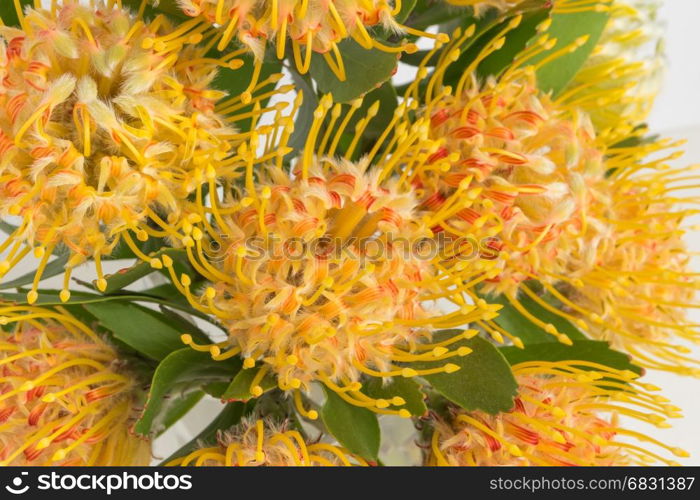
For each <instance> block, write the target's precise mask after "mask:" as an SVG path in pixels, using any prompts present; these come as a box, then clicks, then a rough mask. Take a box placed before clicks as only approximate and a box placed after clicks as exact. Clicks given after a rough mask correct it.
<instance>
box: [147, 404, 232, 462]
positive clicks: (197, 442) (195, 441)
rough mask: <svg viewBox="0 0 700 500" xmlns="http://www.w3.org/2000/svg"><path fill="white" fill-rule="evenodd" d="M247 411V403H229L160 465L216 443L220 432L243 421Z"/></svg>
mask: <svg viewBox="0 0 700 500" xmlns="http://www.w3.org/2000/svg"><path fill="white" fill-rule="evenodd" d="M245 409H246V405H245V403H229V404H227V405H226V406H225V407H224V409H223V410H221V413H219V414H218V415H217V416H216V418H215V419H214V420H212V422H211V423H210V424H209V425H207V427H206V428H205V429H204V430H202V432H200V433H199V434H197V435H196V436H195V437H194V438H192V440H191V441H189V442H188V443H187V444H185V445H184V446H182V447H181V448H180V449H179V450H177V451H176V452H175V453H173V454H172V455H170V456H169V457H168V458H166V459H165V460H163V461H162V462H161V463H160V464H159V465H167V464H168V463H169V462H171V461H173V460H175V459H176V458H179V457H184V456H186V455H188V454H190V453H192V452H193V451H194V450H196V449H199V448H201V447H202V446H211V445H213V444H215V443H216V436H217V434H218V433H219V431H226V430H229V429H230V428H231V427H233V426H234V425H236V424H238V423H239V422H240V421H241V417H242V416H243V414H244V412H245Z"/></svg>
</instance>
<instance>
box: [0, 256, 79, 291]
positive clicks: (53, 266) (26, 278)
mask: <svg viewBox="0 0 700 500" xmlns="http://www.w3.org/2000/svg"><path fill="white" fill-rule="evenodd" d="M69 257H70V255H69V254H67V253H64V254H63V255H60V256H58V257H56V258H55V259H53V260H52V261H51V262H49V263H48V264H47V265H46V267H45V268H44V272H43V273H42V274H41V280H42V281H43V280H45V279H49V278H52V277H54V276H58V275H59V274H63V273H64V272H65V266H66V263H67V262H68V258H69ZM35 274H36V270H33V271H30V272H28V273H26V274H23V275H22V276H20V277H19V278H15V279H13V280H11V281H8V282H6V283H1V282H0V290H7V289H9V288H19V287H22V286H25V285H29V284H31V283H32V282H33V281H34V276H35Z"/></svg>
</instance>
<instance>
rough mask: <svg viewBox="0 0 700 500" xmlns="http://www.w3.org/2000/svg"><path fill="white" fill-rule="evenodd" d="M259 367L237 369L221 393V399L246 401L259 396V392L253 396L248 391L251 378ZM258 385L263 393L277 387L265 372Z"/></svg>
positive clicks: (273, 379) (255, 374)
mask: <svg viewBox="0 0 700 500" xmlns="http://www.w3.org/2000/svg"><path fill="white" fill-rule="evenodd" d="M261 368H262V367H256V368H248V369H245V370H241V371H239V372H238V373H237V374H236V376H235V377H233V380H232V381H231V383H230V384H229V386H228V387H227V388H226V390H225V391H224V393H223V394H222V395H221V399H223V400H224V401H248V400H249V399H253V398H255V397H259V396H261V394H258V395H257V396H255V395H253V394H251V392H250V386H251V384H252V383H253V379H254V378H255V377H256V376H257V375H258V372H259V371H260V370H261ZM258 385H259V386H260V387H261V388H262V390H263V393H265V392H267V391H270V390H272V389H274V388H275V387H277V381H276V380H275V377H273V376H272V375H270V374H266V375H265V376H264V377H263V378H262V380H261V381H260V382H259V383H258Z"/></svg>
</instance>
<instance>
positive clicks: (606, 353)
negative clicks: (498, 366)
mask: <svg viewBox="0 0 700 500" xmlns="http://www.w3.org/2000/svg"><path fill="white" fill-rule="evenodd" d="M500 351H501V353H502V354H503V355H504V356H505V357H506V359H507V360H508V362H509V363H510V364H511V365H516V364H518V363H524V362H526V361H572V360H580V361H592V362H594V363H600V364H601V365H605V366H609V367H611V368H615V369H617V370H630V371H633V372H634V373H637V374H639V375H642V374H643V373H644V370H643V369H642V368H640V367H639V366H637V365H635V364H634V363H632V359H631V358H630V357H629V356H628V355H627V354H624V353H621V352H619V351H616V350H614V349H612V348H611V347H610V344H609V343H608V342H604V341H599V340H576V341H574V343H573V345H571V346H567V345H564V344H561V343H559V342H544V343H540V344H530V345H528V346H526V347H525V349H518V348H517V347H514V346H507V347H501V348H500Z"/></svg>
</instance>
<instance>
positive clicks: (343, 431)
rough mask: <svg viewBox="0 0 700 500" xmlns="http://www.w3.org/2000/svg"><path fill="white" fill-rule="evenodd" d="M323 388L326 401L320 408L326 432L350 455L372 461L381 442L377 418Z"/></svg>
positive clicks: (366, 410)
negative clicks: (350, 453)
mask: <svg viewBox="0 0 700 500" xmlns="http://www.w3.org/2000/svg"><path fill="white" fill-rule="evenodd" d="M324 389H325V392H326V402H325V403H324V405H323V407H322V408H321V418H322V419H323V423H324V424H325V425H326V428H327V429H328V431H329V432H330V433H331V434H333V436H335V438H336V439H337V440H338V442H339V443H340V444H341V445H342V446H344V447H345V448H347V449H348V450H350V452H352V453H356V454H357V455H360V456H361V457H363V458H365V459H367V460H372V461H376V460H377V456H378V454H379V445H380V442H381V434H380V430H379V422H378V421H377V415H376V414H375V413H372V412H371V411H369V410H368V409H366V408H361V407H359V406H354V405H351V404H350V403H347V402H345V401H344V400H343V399H342V398H341V397H340V396H338V395H337V394H336V393H335V392H333V391H332V390H330V389H328V388H326V387H324Z"/></svg>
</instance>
